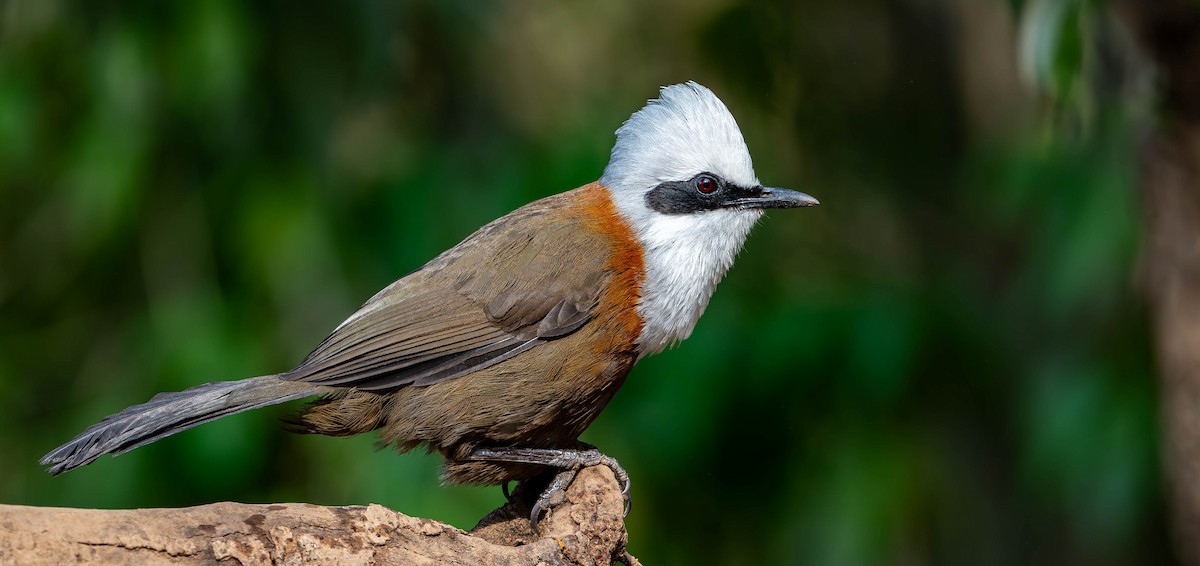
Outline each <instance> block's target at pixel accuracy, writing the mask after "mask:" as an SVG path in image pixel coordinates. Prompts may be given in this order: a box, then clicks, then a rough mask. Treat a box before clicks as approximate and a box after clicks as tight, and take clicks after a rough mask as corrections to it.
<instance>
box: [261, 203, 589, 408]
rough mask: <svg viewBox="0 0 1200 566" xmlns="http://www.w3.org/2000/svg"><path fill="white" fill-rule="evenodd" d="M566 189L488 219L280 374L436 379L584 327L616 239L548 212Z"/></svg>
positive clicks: (378, 382) (369, 386) (375, 387)
mask: <svg viewBox="0 0 1200 566" xmlns="http://www.w3.org/2000/svg"><path fill="white" fill-rule="evenodd" d="M567 195H569V193H568V194H564V195H558V196H557V197H550V198H549V199H544V200H543V201H539V202H538V203H534V204H533V205H530V206H529V207H525V208H522V209H519V210H517V211H516V212H514V213H512V214H510V215H509V216H506V217H504V218H501V219H500V220H497V221H496V222H493V223H492V224H489V225H488V226H485V227H484V228H482V229H480V230H479V231H478V232H476V233H475V234H474V235H472V236H471V237H470V238H468V239H467V240H465V241H463V242H462V243H461V244H459V245H458V246H455V247H454V248H451V249H450V250H449V251H447V252H446V253H444V254H442V256H439V257H438V258H437V259H435V260H434V261H432V262H430V263H429V264H427V265H426V266H425V267H423V268H421V269H420V270H417V271H416V272H413V273H412V274H410V275H409V276H407V277H405V278H404V279H401V280H400V281H398V282H396V283H394V284H393V285H391V286H389V287H388V288H387V289H385V290H384V291H382V292H380V293H379V294H377V295H376V296H374V297H372V298H371V300H369V301H368V302H367V303H366V304H365V305H363V306H362V308H361V309H359V311H358V312H357V313H355V314H354V315H353V316H352V317H351V318H349V319H347V321H346V322H344V323H342V325H341V326H339V327H338V328H337V329H336V330H334V331H333V333H332V334H330V335H329V337H327V338H326V339H325V341H324V342H322V343H321V345H320V346H318V347H317V348H316V349H315V350H314V351H313V352H312V353H311V354H309V355H308V357H307V358H305V360H304V361H303V362H302V363H301V364H300V365H299V366H297V367H296V368H295V369H293V370H292V371H291V372H288V373H287V374H284V375H283V376H281V377H283V378H284V379H291V380H301V381H306V382H310V383H314V384H319V385H327V386H337V387H353V388H356V389H360V390H365V391H384V390H388V389H394V388H397V387H402V386H405V385H417V386H420V385H429V384H432V383H436V382H438V381H442V380H446V379H454V378H456V377H460V376H462V375H465V374H468V373H470V372H472V371H477V370H479V369H482V368H484V367H487V366H490V365H493V364H496V363H500V362H502V361H504V360H506V359H510V358H512V357H513V356H517V355H520V354H521V353H523V352H526V351H528V350H529V349H531V348H534V347H536V346H537V345H538V344H541V343H543V342H545V341H547V340H554V339H557V338H561V337H563V336H567V335H569V334H571V333H572V332H575V331H576V330H578V329H579V328H580V327H582V326H583V325H584V324H587V322H588V321H589V320H591V318H592V312H593V310H594V309H595V307H596V305H597V303H598V301H599V297H600V293H601V292H602V291H603V290H604V288H605V287H606V286H607V285H608V283H609V281H610V279H611V277H612V272H611V271H610V270H609V269H608V267H607V262H608V259H609V255H610V254H611V253H612V248H611V244H610V243H608V241H607V240H606V239H605V238H603V237H597V236H596V235H595V233H593V232H590V231H589V230H588V229H587V228H586V227H585V226H584V225H583V224H582V223H580V222H579V221H578V220H571V218H574V217H573V216H571V215H570V214H568V213H563V214H558V215H548V214H545V212H546V211H547V210H550V209H553V208H556V207H565V206H567V205H568V204H569V203H570V199H569V198H564V197H567ZM554 218H557V220H554ZM565 250H571V251H570V252H566V251H565Z"/></svg>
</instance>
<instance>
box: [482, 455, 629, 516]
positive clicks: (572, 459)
mask: <svg viewBox="0 0 1200 566" xmlns="http://www.w3.org/2000/svg"><path fill="white" fill-rule="evenodd" d="M463 459H464V460H474V461H479V462H509V463H513V464H539V465H542V466H546V467H549V468H556V469H558V470H559V472H558V473H557V474H555V476H554V479H552V480H550V485H548V486H546V489H544V490H543V491H542V493H541V495H539V496H538V498H537V501H535V502H534V504H533V509H532V510H531V511H530V513H529V522H530V525H531V526H532V527H533V532H535V533H536V532H538V526H537V524H538V519H539V518H540V516H541V514H542V511H543V510H549V509H550V508H552V507H554V506H555V505H558V504H559V503H561V502H562V497H563V496H564V495H565V494H566V490H567V486H569V485H571V482H572V481H573V480H574V479H575V475H576V474H578V473H579V470H581V469H583V468H586V467H588V466H599V465H605V466H608V467H609V469H611V470H612V472H613V475H614V476H616V478H617V484H618V485H620V486H621V495H623V496H624V497H625V513H626V514H629V504H630V499H629V473H628V472H626V471H625V469H624V468H622V467H621V465H620V464H618V463H617V459H616V458H613V457H612V456H609V455H607V454H605V453H603V452H601V451H599V450H597V449H596V448H595V447H591V446H589V447H588V448H586V449H583V450H575V449H568V448H504V447H497V448H476V449H475V450H474V451H473V452H471V453H470V454H468V455H467V456H466V457H465V458H463ZM506 495H507V494H506Z"/></svg>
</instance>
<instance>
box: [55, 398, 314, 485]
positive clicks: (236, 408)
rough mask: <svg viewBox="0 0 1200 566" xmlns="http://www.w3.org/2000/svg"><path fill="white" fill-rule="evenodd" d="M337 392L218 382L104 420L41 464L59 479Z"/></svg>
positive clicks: (60, 447)
mask: <svg viewBox="0 0 1200 566" xmlns="http://www.w3.org/2000/svg"><path fill="white" fill-rule="evenodd" d="M330 391H333V389H332V388H328V387H320V386H314V385H311V384H308V383H304V382H299V381H285V380H281V379H279V378H277V377H276V376H273V375H268V376H263V377H252V378H250V379H243V380H241V381H214V382H212V383H206V384H204V385H200V386H197V387H193V388H191V389H187V390H185V391H180V392H177V393H159V394H158V395H155V396H154V398H152V399H150V400H149V401H147V402H145V403H142V404H141V405H134V406H132V407H128V408H126V409H125V410H123V411H121V412H119V413H117V414H115V415H109V416H107V417H104V419H102V420H101V421H100V422H98V423H96V424H94V425H92V426H90V427H88V429H87V430H85V431H83V432H81V433H79V436H76V437H75V438H73V439H71V441H70V442H68V443H66V444H63V445H62V446H59V447H58V448H55V449H54V450H52V451H51V452H50V453H49V454H46V455H45V456H43V457H42V460H41V464H42V465H43V466H49V469H48V470H47V471H48V472H50V473H51V474H54V475H58V474H61V473H63V472H67V471H70V470H73V469H75V468H78V467H79V466H83V465H85V464H90V463H91V462H92V461H93V460H95V459H96V458H99V457H100V456H102V455H104V454H108V453H109V452H111V453H112V454H113V455H114V456H115V455H118V454H124V453H125V452H128V451H130V450H133V449H134V448H137V447H139V446H142V445H145V444H149V443H151V442H154V441H155V440H158V439H160V438H164V437H167V436H170V435H172V434H175V433H177V432H180V431H184V430H187V429H189V428H192V427H194V426H196V425H201V424H204V423H206V422H209V421H212V420H216V419H219V418H221V417H224V416H227V415H232V414H234V413H240V412H242V411H248V410H250V409H257V408H259V407H266V406H268V405H275V404H277V403H284V402H287V401H292V400H295V399H302V398H304V397H311V396H313V395H320V394H322V393H328V392H330Z"/></svg>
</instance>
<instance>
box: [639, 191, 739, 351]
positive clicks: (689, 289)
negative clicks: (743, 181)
mask: <svg viewBox="0 0 1200 566" xmlns="http://www.w3.org/2000/svg"><path fill="white" fill-rule="evenodd" d="M629 204H632V203H629V202H628V201H625V202H622V201H621V200H617V206H618V207H620V208H623V207H622V205H626V206H628V205H629ZM641 208H642V211H636V210H632V211H631V210H622V213H623V214H624V215H625V217H626V218H628V219H631V220H632V224H633V226H634V230H635V232H636V233H637V236H638V239H639V240H640V241H641V244H642V247H643V250H644V254H645V266H646V278H645V280H644V281H643V282H642V289H641V302H640V303H639V305H638V314H639V315H640V316H641V318H642V333H641V335H640V336H639V337H638V351H639V353H640V355H641V356H642V357H645V356H648V355H651V354H657V353H658V352H661V351H663V350H664V349H666V348H667V347H669V346H673V345H674V344H676V343H677V342H679V341H681V340H683V339H685V338H687V337H688V336H690V335H691V334H692V329H693V328H695V326H696V321H697V320H698V319H699V318H700V315H701V314H703V313H704V309H705V307H707V306H708V300H709V299H710V298H712V294H713V290H714V289H715V288H716V286H717V283H719V282H720V281H721V279H722V278H723V277H724V276H725V272H726V271H728V270H729V266H731V265H733V260H734V258H735V257H737V253H738V251H740V250H741V249H742V244H743V243H745V241H746V236H747V235H748V234H749V233H750V229H751V228H753V227H754V223H755V222H756V221H757V220H758V219H759V217H761V216H762V212H761V211H758V210H714V211H709V212H704V213H699V214H688V215H678V216H671V215H663V214H657V213H655V212H653V211H649V210H647V209H646V208H645V206H642V207H641ZM643 211H644V212H643Z"/></svg>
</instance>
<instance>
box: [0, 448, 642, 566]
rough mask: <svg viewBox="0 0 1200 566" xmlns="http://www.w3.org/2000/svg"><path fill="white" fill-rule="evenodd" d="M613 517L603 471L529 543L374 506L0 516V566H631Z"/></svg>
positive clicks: (578, 486)
mask: <svg viewBox="0 0 1200 566" xmlns="http://www.w3.org/2000/svg"><path fill="white" fill-rule="evenodd" d="M623 505H624V503H623V500H622V496H621V493H620V490H619V488H618V487H617V483H616V480H615V479H614V478H613V475H612V471H611V470H609V469H608V468H607V467H603V466H597V467H592V468H587V469H585V470H583V471H581V472H580V474H579V476H578V477H577V478H576V480H575V482H574V483H573V484H572V485H571V487H570V488H569V489H568V491H567V497H566V501H565V502H564V503H563V504H562V505H561V506H559V507H558V508H556V509H555V510H554V512H553V513H551V514H550V515H549V516H548V517H546V518H544V519H543V520H542V523H541V529H542V536H540V537H537V536H534V535H533V533H532V531H531V530H530V528H529V524H528V519H525V518H524V513H523V512H522V511H523V510H522V509H518V508H516V507H515V506H513V505H512V504H506V505H505V506H504V507H501V508H500V509H497V510H496V511H494V512H493V513H491V514H490V515H488V517H486V518H485V519H484V520H483V521H481V522H480V524H479V525H478V526H477V527H476V528H475V529H473V530H472V532H470V533H468V532H464V531H462V530H460V529H457V528H455V527H452V526H450V525H446V524H443V523H439V522H437V521H433V520H430V519H421V518H416V517H409V516H406V515H403V514H401V513H397V512H395V511H392V510H390V509H387V508H385V507H382V506H379V505H369V506H365V507H361V506H355V507H321V506H317V505H307V504H303V503H283V504H274V505H251V504H244V503H230V502H225V503H214V504H211V505H202V506H199V507H188V508H182V509H137V510H97V509H61V508H46V507H24V506H19V505H0V564H66V563H91V564H139V565H140V564H145V565H180V564H216V563H220V564H246V565H249V564H381V565H383V564H448V565H457V564H463V565H466V564H471V565H493V564H505V565H519V564H546V565H551V564H580V565H595V564H610V563H612V562H613V561H614V559H617V558H620V559H621V560H622V561H624V562H625V563H627V564H636V563H637V560H636V559H634V558H632V557H631V556H629V555H628V554H627V553H626V552H625V542H626V533H625V526H624V521H623V516H622V509H623Z"/></svg>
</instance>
